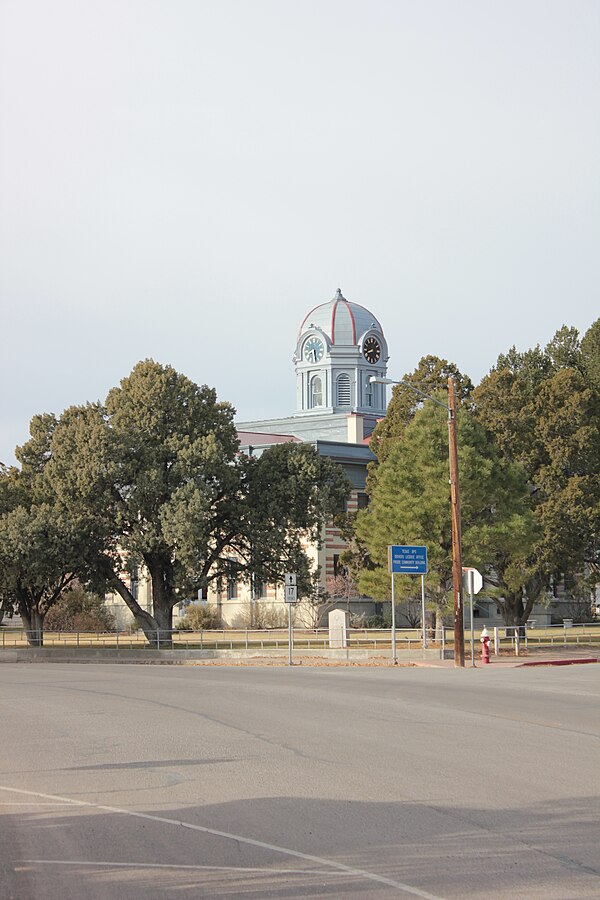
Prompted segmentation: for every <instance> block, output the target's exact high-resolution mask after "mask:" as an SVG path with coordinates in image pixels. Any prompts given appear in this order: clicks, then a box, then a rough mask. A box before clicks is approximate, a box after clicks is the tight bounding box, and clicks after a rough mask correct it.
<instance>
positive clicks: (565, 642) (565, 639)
mask: <svg viewBox="0 0 600 900" xmlns="http://www.w3.org/2000/svg"><path fill="white" fill-rule="evenodd" d="M563 632H564V641H563V643H564V646H565V647H566V646H567V626H566V625H565V623H564V622H563Z"/></svg>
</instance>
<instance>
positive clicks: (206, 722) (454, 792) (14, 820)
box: [0, 664, 600, 900]
mask: <svg viewBox="0 0 600 900" xmlns="http://www.w3.org/2000/svg"><path fill="white" fill-rule="evenodd" d="M599 683H600V666H598V665H596V666H594V665H588V666H569V667H564V668H543V669H509V670H502V671H499V670H493V669H491V667H490V669H483V670H482V669H477V670H475V671H473V670H470V669H466V670H463V671H459V670H458V671H457V670H436V669H408V668H398V669H393V668H382V669H374V668H360V669H359V668H330V669H326V668H325V669H323V668H321V669H319V668H307V667H294V668H293V669H287V668H275V667H269V668H240V667H231V668H229V667H227V668H226V667H185V668H178V667H159V666H126V665H91V664H89V665H73V664H71V665H62V664H50V665H48V664H37V665H36V664H6V665H2V666H1V667H0V709H1V716H2V718H1V732H0V734H1V739H0V895H1V898H2V900H6V898H15V900H38V898H39V900H55V898H57V900H58V898H60V900H69V898H85V900H115V898H119V900H138V898H144V900H149V898H150V900H151V898H166V897H169V898H170V897H173V898H187V897H190V898H199V897H248V898H250V897H255V898H263V897H265V898H266V897H281V898H283V897H285V898H298V897H329V898H331V897H344V898H346V897H348V898H354V897H363V896H364V897H369V898H378V897H391V896H406V897H411V896H416V897H435V898H448V900H449V898H484V897H485V898H486V900H488V898H490V897H494V898H515V897H518V898H521V900H524V898H537V897H539V898H544V900H552V898H557V900H558V898H560V900H569V898H588V897H590V898H591V897H594V898H598V897H600V850H599V838H600V831H599V827H598V821H599V818H600V817H599V812H600V803H599V793H600V790H599V788H600V752H599V748H600V743H599V736H600V702H599V691H598V686H599Z"/></svg>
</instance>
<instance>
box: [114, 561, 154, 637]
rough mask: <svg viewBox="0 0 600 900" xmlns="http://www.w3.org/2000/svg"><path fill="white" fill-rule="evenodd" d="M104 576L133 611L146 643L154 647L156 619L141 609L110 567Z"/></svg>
mask: <svg viewBox="0 0 600 900" xmlns="http://www.w3.org/2000/svg"><path fill="white" fill-rule="evenodd" d="M106 577H107V582H108V585H109V587H111V588H113V589H114V590H115V591H116V592H117V594H118V595H119V597H121V599H122V600H123V601H124V603H125V604H126V605H127V607H128V609H129V610H130V611H131V612H132V613H133V617H134V619H135V621H136V624H137V625H138V626H139V627H140V628H141V629H142V631H143V632H144V634H145V635H146V639H147V640H148V643H149V644H150V645H151V646H152V647H155V646H156V635H157V631H158V628H159V625H158V622H157V621H156V619H155V618H154V617H153V616H151V615H150V613H149V612H146V610H145V609H142V607H141V606H140V605H139V603H138V602H137V600H136V599H135V598H134V596H133V594H132V593H131V591H130V590H129V589H128V588H127V587H126V585H125V584H123V582H122V581H121V579H120V578H119V577H118V575H115V573H114V572H113V571H112V569H111V570H110V571H109V572H108V573H106Z"/></svg>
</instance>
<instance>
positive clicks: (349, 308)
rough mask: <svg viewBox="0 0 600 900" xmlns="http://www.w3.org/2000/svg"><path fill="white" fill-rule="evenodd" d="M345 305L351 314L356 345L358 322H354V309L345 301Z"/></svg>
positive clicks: (353, 338)
mask: <svg viewBox="0 0 600 900" xmlns="http://www.w3.org/2000/svg"><path fill="white" fill-rule="evenodd" d="M344 303H345V304H346V306H347V307H348V312H349V313H350V318H351V320H352V343H353V344H355V343H356V322H355V321H354V313H353V312H352V307H351V306H350V304H349V303H348V301H347V300H344Z"/></svg>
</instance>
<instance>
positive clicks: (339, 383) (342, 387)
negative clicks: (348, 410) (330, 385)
mask: <svg viewBox="0 0 600 900" xmlns="http://www.w3.org/2000/svg"><path fill="white" fill-rule="evenodd" d="M335 383H336V387H337V405H338V406H350V402H351V391H350V376H349V375H346V373H345V372H344V373H342V374H341V375H338V377H337V378H336V382H335Z"/></svg>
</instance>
